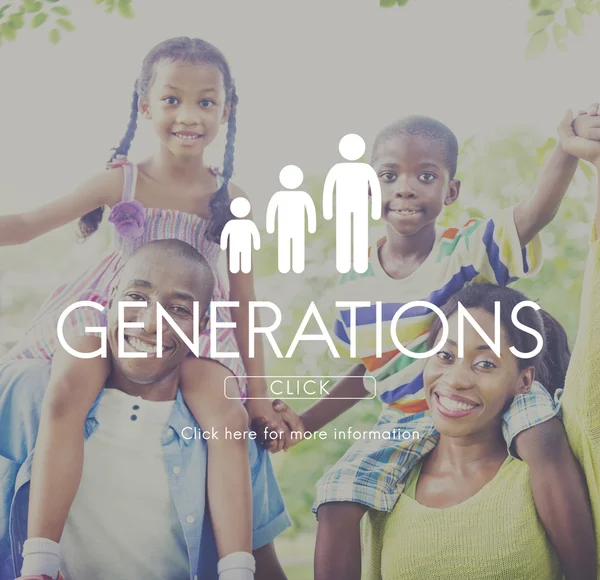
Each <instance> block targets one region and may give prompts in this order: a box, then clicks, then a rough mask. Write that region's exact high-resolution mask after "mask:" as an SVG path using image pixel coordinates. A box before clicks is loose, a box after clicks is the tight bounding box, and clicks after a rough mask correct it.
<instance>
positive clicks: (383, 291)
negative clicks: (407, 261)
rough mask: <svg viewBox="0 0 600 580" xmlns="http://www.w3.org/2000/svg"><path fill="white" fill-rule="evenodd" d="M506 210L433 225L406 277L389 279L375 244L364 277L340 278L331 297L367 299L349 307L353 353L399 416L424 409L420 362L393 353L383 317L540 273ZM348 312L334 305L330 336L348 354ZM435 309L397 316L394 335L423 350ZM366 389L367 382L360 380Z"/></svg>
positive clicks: (532, 250)
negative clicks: (422, 254) (426, 249)
mask: <svg viewBox="0 0 600 580" xmlns="http://www.w3.org/2000/svg"><path fill="white" fill-rule="evenodd" d="M513 212H514V207H510V208H507V209H505V210H503V211H501V212H500V213H499V215H498V216H497V217H494V218H491V219H488V220H483V219H471V220H469V221H468V222H467V223H466V224H464V225H463V226H462V227H460V228H442V227H437V228H436V240H435V243H434V245H433V248H432V250H431V253H430V254H429V256H427V258H426V259H425V261H424V262H423V263H422V264H421V266H419V268H418V269H417V270H416V271H415V272H413V273H412V274H411V275H410V276H408V277H406V278H404V279H401V280H395V279H393V278H391V277H390V276H388V275H387V274H386V272H385V271H384V270H383V268H382V266H381V263H380V261H379V251H378V249H379V246H380V245H381V244H382V243H383V242H384V241H385V237H384V238H382V239H380V240H379V241H378V242H377V246H376V247H375V248H372V251H370V252H369V268H368V270H367V271H366V272H365V273H364V274H357V273H355V272H350V273H349V274H345V275H344V276H342V278H341V281H340V285H342V286H343V291H340V290H338V294H337V299H338V300H342V299H343V300H344V301H359V300H363V301H369V302H371V306H369V307H361V308H357V310H356V356H357V358H360V359H361V360H362V362H363V364H364V365H365V367H366V369H367V373H366V375H367V376H370V377H373V378H375V381H376V387H375V388H376V393H377V396H378V397H379V398H380V399H381V401H382V403H384V404H385V405H387V406H389V407H392V408H394V409H397V410H399V411H401V412H403V413H407V414H413V413H419V412H421V411H426V410H427V403H426V402H425V399H424V396H423V379H422V371H423V367H424V365H425V362H426V360H425V359H417V358H413V357H409V356H407V355H404V354H403V353H401V352H400V351H399V350H398V349H397V348H396V346H395V345H394V342H393V341H392V338H391V334H390V329H391V321H392V318H393V317H394V314H395V313H396V311H397V310H398V309H399V308H400V307H402V306H403V305H404V304H406V303H407V302H413V301H416V300H422V301H426V302H429V303H431V304H435V305H436V306H438V307H441V306H442V305H443V304H444V303H445V302H446V301H447V300H448V299H449V298H450V297H451V296H452V295H453V294H455V293H456V292H458V291H459V290H461V289H462V288H464V287H465V286H468V285H470V284H477V283H483V282H488V283H489V282H491V283H494V284H499V285H502V286H504V285H507V284H511V283H513V282H515V281H516V280H517V279H519V278H524V277H530V276H534V275H535V274H537V272H538V271H539V270H540V268H541V265H542V261H543V257H542V246H541V241H540V238H539V236H536V237H535V238H534V239H533V240H532V241H531V242H530V243H529V244H528V245H527V246H526V247H525V248H521V243H520V241H519V235H518V233H517V229H516V226H515V222H514V218H513ZM376 301H381V302H382V304H381V322H382V324H381V335H382V338H381V340H382V343H381V346H382V348H381V356H379V357H377V356H376V353H377V350H376V345H377V333H376V305H375V302H376ZM350 312H351V311H350V309H349V308H341V307H338V308H336V317H335V322H334V328H333V334H334V340H335V343H336V347H337V349H338V351H339V352H340V355H341V356H344V357H347V358H349V359H351V356H350V319H351V318H350V316H351V314H350ZM434 317H435V314H434V313H433V312H432V311H431V310H430V309H428V308H420V307H414V308H411V309H409V310H407V311H406V312H404V313H403V315H402V316H401V317H400V319H399V321H398V324H397V326H396V335H397V337H398V340H399V341H400V343H401V344H402V345H403V346H405V347H406V348H408V349H409V350H410V351H412V352H417V353H418V352H421V353H422V352H426V351H427V338H428V334H429V328H430V326H431V323H432V322H433V320H434ZM365 388H367V390H368V391H370V392H371V393H372V392H373V381H371V380H365Z"/></svg>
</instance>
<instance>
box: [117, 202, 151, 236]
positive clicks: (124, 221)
mask: <svg viewBox="0 0 600 580" xmlns="http://www.w3.org/2000/svg"><path fill="white" fill-rule="evenodd" d="M108 221H109V222H110V223H111V224H114V226H115V228H117V232H119V235H120V236H121V237H123V238H139V237H140V236H141V235H142V234H143V233H144V225H145V223H146V216H145V215H144V206H143V205H142V204H141V203H140V202H139V201H137V200H135V199H134V200H133V201H121V202H119V203H118V204H117V205H115V206H114V207H113V209H112V211H111V212H110V216H109V217H108Z"/></svg>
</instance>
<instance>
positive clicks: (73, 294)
mask: <svg viewBox="0 0 600 580" xmlns="http://www.w3.org/2000/svg"><path fill="white" fill-rule="evenodd" d="M123 169H124V174H125V181H124V184H123V194H122V198H121V202H120V203H118V204H116V205H115V206H114V207H113V209H112V211H111V213H110V216H109V218H108V219H109V221H110V222H111V223H113V224H114V225H115V232H114V237H113V250H112V251H111V252H110V253H108V255H106V256H104V258H103V259H102V260H101V261H100V263H99V264H97V265H96V266H95V267H92V268H90V269H89V270H87V271H86V272H84V273H83V274H82V275H80V276H79V277H77V278H75V279H74V280H72V281H70V282H68V283H66V284H63V285H62V286H60V287H59V288H57V289H56V290H55V291H54V292H53V294H52V295H51V296H50V298H49V299H48V300H47V301H46V302H45V303H44V304H43V306H42V307H41V309H40V311H39V312H38V313H37V315H36V316H35V317H34V319H33V321H32V322H31V325H30V327H29V329H28V330H27V332H26V333H25V336H24V337H23V338H22V339H21V340H20V341H19V342H18V343H17V344H16V345H15V346H14V347H13V348H12V349H11V350H10V352H9V353H8V354H7V355H6V356H5V359H8V360H11V359H23V358H41V359H48V360H50V359H52V356H53V355H54V352H55V351H56V348H57V346H60V345H59V342H58V338H57V331H56V327H57V323H58V319H59V317H60V315H61V313H62V312H63V311H64V310H65V308H67V306H70V305H71V304H73V303H74V302H78V301H82V300H89V301H92V302H97V303H98V304H101V305H102V306H106V304H107V303H108V297H109V292H110V289H111V288H112V286H113V285H114V282H115V279H116V278H117V276H118V275H119V272H120V271H121V268H122V267H123V265H124V264H125V262H126V261H127V259H128V258H129V256H130V255H131V254H132V253H133V252H134V251H135V250H136V249H137V248H139V247H140V246H141V245H143V244H147V243H148V242H151V241H154V240H165V239H177V240H181V241H183V242H186V243H188V244H190V245H191V246H193V247H194V248H196V249H197V250H198V251H199V252H200V253H201V254H202V255H203V256H204V257H205V258H206V260H207V261H208V263H209V264H210V265H211V266H212V268H213V270H214V272H215V276H216V279H217V284H216V287H215V292H214V294H213V300H218V301H223V300H228V296H227V292H226V290H225V287H224V285H223V281H222V280H221V278H220V277H219V275H218V272H217V268H216V266H217V260H218V258H219V256H220V253H221V251H222V250H221V248H220V246H219V244H217V243H214V242H211V241H210V240H208V238H207V237H206V233H207V230H208V227H209V223H210V222H209V220H207V219H204V218H201V217H199V216H197V215H195V214H189V213H185V212H182V211H177V210H168V209H161V208H148V207H144V206H143V205H142V204H141V203H140V202H139V201H137V200H135V186H136V181H137V173H138V172H137V166H136V165H133V164H127V165H125V166H124V167H123ZM218 314H219V317H218V319H219V321H231V313H230V312H229V309H225V308H219V309H218ZM105 325H106V315H105V313H104V312H100V311H97V310H95V309H92V308H79V309H77V310H75V311H73V312H72V313H71V315H69V316H68V317H67V319H66V322H65V330H66V329H67V328H68V327H71V328H73V329H75V330H76V331H77V332H78V333H80V334H82V335H84V334H87V333H86V332H85V327H86V326H105ZM216 335H217V341H218V343H219V345H218V349H217V350H218V351H219V352H239V349H238V346H237V342H236V339H235V335H234V332H233V329H232V328H219V329H217V333H216ZM92 336H97V335H92ZM200 356H202V357H206V358H211V357H210V329H209V328H208V327H207V328H206V330H205V331H204V333H203V334H202V336H201V337H200ZM214 360H218V361H219V362H220V363H222V364H223V365H225V366H226V367H227V368H228V369H230V370H231V373H232V375H235V376H237V377H244V376H245V370H244V365H243V362H242V359H241V357H236V358H216V359H214ZM245 382H246V381H245V380H240V381H239V383H240V388H241V390H242V395H243V396H245V390H246V387H245Z"/></svg>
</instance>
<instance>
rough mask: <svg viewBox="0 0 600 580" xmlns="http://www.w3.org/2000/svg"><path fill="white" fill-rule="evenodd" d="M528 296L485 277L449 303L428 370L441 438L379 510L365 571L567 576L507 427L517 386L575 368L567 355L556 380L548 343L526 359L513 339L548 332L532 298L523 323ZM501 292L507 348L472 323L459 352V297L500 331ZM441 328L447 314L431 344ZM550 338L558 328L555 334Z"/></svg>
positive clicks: (372, 520)
mask: <svg viewBox="0 0 600 580" xmlns="http://www.w3.org/2000/svg"><path fill="white" fill-rule="evenodd" d="M524 300H526V297H525V296H524V295H523V294H521V293H520V292H517V291H515V290H512V289H508V288H500V287H497V286H493V285H489V284H481V285H475V286H472V287H470V288H468V289H466V290H464V291H462V292H460V293H459V294H457V295H456V296H455V297H454V298H453V299H452V300H451V301H450V302H448V303H447V304H446V305H445V306H444V308H443V312H444V314H445V315H446V317H447V318H448V324H449V332H448V338H447V340H446V341H445V343H444V344H443V345H442V348H441V350H440V351H439V352H438V353H437V355H436V356H434V357H431V358H430V359H429V360H428V362H427V365H426V367H425V371H424V376H423V379H424V390H425V396H426V400H427V403H428V406H429V408H430V409H431V418H432V420H433V424H434V426H435V428H436V429H437V431H438V432H439V433H440V439H439V444H438V446H437V447H436V448H435V449H434V450H433V451H432V452H431V453H430V454H429V455H427V456H426V457H425V459H424V460H423V461H422V462H421V463H420V464H419V465H417V467H415V468H414V469H413V471H412V472H411V473H410V475H409V477H408V480H407V482H406V487H405V490H404V494H403V495H402V496H401V498H400V499H399V501H398V503H397V504H396V507H395V508H394V510H393V511H392V512H391V514H389V515H386V514H383V513H381V512H373V513H370V515H369V518H368V520H367V526H366V528H365V541H366V548H367V550H366V551H367V558H366V562H365V576H364V577H365V578H369V579H375V578H377V579H378V580H381V579H383V580H386V579H388V578H389V579H391V578H406V579H410V580H412V579H414V580H418V579H421V578H428V577H444V578H449V579H450V578H452V579H453V578H461V577H464V576H465V574H467V576H468V577H471V578H482V579H483V578H495V579H506V580H508V579H511V580H512V579H514V578H528V579H531V580H538V579H539V580H549V579H556V580H558V579H559V578H562V572H561V568H560V564H559V562H558V558H557V555H556V553H555V551H554V549H553V547H552V544H551V542H550V540H549V538H548V537H547V535H546V533H545V531H544V528H543V526H542V523H541V522H540V520H539V518H538V516H537V514H536V508H535V505H534V502H533V496H532V492H531V485H530V481H529V470H528V467H527V465H526V464H525V463H524V462H521V461H518V460H516V459H514V458H513V457H511V456H509V455H508V452H507V448H506V443H505V440H504V437H503V433H502V428H503V414H504V412H505V411H506V410H507V409H508V407H509V406H510V404H511V403H512V401H513V399H514V398H515V396H516V395H518V394H520V393H526V392H527V391H529V390H531V389H536V388H539V387H538V386H537V383H535V382H534V380H535V377H536V376H537V377H540V378H542V380H545V384H546V386H547V388H548V390H549V391H551V392H552V391H553V390H554V389H555V387H556V386H557V385H561V384H562V383H563V382H564V377H565V373H566V366H564V365H563V366H562V367H561V368H559V369H555V372H556V374H555V375H554V376H553V377H552V381H550V380H549V377H547V376H546V374H545V372H544V368H545V367H544V358H545V357H546V356H552V354H553V353H549V352H548V350H541V351H540V352H539V353H538V354H537V355H535V356H534V357H531V358H529V359H523V358H518V357H516V356H515V355H514V354H513V353H512V352H511V350H510V349H509V346H510V345H511V344H512V345H514V346H515V347H516V348H517V349H518V350H520V351H521V352H527V351H533V350H534V348H535V346H536V342H537V338H536V337H535V336H534V334H532V330H535V331H536V332H538V333H539V334H540V335H544V334H545V329H544V322H543V317H542V314H541V313H540V312H538V311H536V310H534V309H531V308H527V309H524V310H523V312H522V314H521V316H520V318H521V320H522V322H523V323H524V324H525V325H526V326H527V330H523V329H522V327H521V328H520V327H518V326H515V325H514V324H513V322H512V320H511V311H512V310H513V309H514V308H515V306H516V305H517V304H519V303H520V302H522V301H524ZM496 302H500V305H501V308H500V312H501V315H500V326H501V336H500V349H499V350H500V353H501V356H500V355H499V354H496V353H494V350H493V349H492V348H491V346H490V344H489V343H488V342H487V341H485V340H484V339H482V337H481V334H480V333H479V332H478V331H476V330H475V328H474V327H473V326H468V327H466V328H465V329H464V337H463V342H464V357H462V358H461V357H459V353H458V342H459V334H460V332H459V316H458V312H459V304H462V306H463V307H464V308H466V309H467V312H468V313H469V314H470V316H471V317H472V319H473V320H474V321H475V322H476V323H477V325H479V327H480V329H481V330H482V331H483V332H485V333H486V334H487V335H488V336H490V335H493V334H494V328H495V317H494V313H495V303H496ZM440 331H441V323H440V322H439V321H437V322H436V323H435V324H434V326H433V328H432V332H431V334H430V338H429V340H430V346H431V344H433V343H434V342H435V341H437V340H438V338H439V335H440ZM547 332H551V331H550V330H548V329H546V333H547ZM548 339H553V337H552V336H548V334H546V341H548ZM550 342H551V343H552V344H561V343H560V342H557V341H555V340H550ZM553 358H555V357H553ZM559 360H563V361H565V360H568V357H566V359H565V357H562V358H559ZM490 514H493V516H492V517H490ZM399 546H402V550H398V547H399ZM436 569H439V571H440V574H439V575H437V574H436ZM442 572H443V574H442Z"/></svg>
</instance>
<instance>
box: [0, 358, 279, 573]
mask: <svg viewBox="0 0 600 580" xmlns="http://www.w3.org/2000/svg"><path fill="white" fill-rule="evenodd" d="M49 376H50V363H49V362H48V361H40V360H31V359H30V360H23V361H11V362H9V363H5V364H0V509H1V511H0V534H1V535H0V580H13V578H15V577H16V576H18V575H19V572H20V570H21V566H22V563H23V562H22V557H21V552H22V549H23V542H24V541H25V539H26V538H27V510H28V504H29V482H30V479H31V465H32V459H33V450H34V447H35V441H36V437H37V431H38V426H39V420H40V412H41V408H42V400H43V397H44V393H45V390H46V386H47V384H48V379H49ZM98 400H99V399H97V400H96V402H95V403H94V405H93V407H92V409H91V410H90V412H89V414H88V416H87V419H86V421H85V438H86V439H87V438H88V437H91V436H92V435H93V434H94V432H95V431H96V429H97V427H98V421H97V419H96V409H97V405H98ZM190 426H197V423H196V421H195V419H194V417H193V416H192V414H191V413H190V411H189V409H188V408H187V406H186V405H185V403H184V401H183V398H182V396H181V393H180V392H179V391H178V392H177V397H176V399H175V403H174V405H173V410H172V412H171V416H170V418H169V422H168V427H167V429H166V430H165V434H164V436H163V441H162V445H163V454H164V459H165V468H166V471H167V474H168V477H169V488H170V490H171V495H172V498H173V502H174V504H175V508H176V510H177V513H178V515H179V518H180V522H181V527H182V529H183V533H184V536H185V542H186V546H187V551H188V558H189V566H190V580H198V578H202V579H203V580H205V579H206V580H208V579H212V578H217V552H216V546H215V540H214V536H213V533H212V526H211V524H210V518H209V516H208V510H206V509H205V508H206V505H205V502H206V442H205V441H203V440H197V439H189V440H188V439H186V438H184V437H182V435H181V433H182V431H183V429H184V428H185V427H190ZM188 431H189V430H188ZM186 434H187V431H186ZM249 449H250V466H251V469H252V497H253V500H252V501H253V505H252V508H253V510H252V511H253V537H252V548H253V549H254V550H256V549H258V548H260V547H262V546H265V545H266V544H269V543H270V542H272V541H273V540H274V539H275V537H276V536H278V535H279V534H280V533H281V532H282V531H283V530H285V529H286V528H287V527H289V526H290V523H291V522H290V519H289V517H288V515H287V513H286V511H285V506H284V503H283V498H282V496H281V491H280V490H279V486H278V484H277V481H276V479H275V474H274V472H273V467H272V465H271V461H270V458H269V454H268V453H267V452H266V451H265V450H264V449H262V448H261V447H260V446H259V445H258V444H257V443H256V442H255V441H250V442H249Z"/></svg>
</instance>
